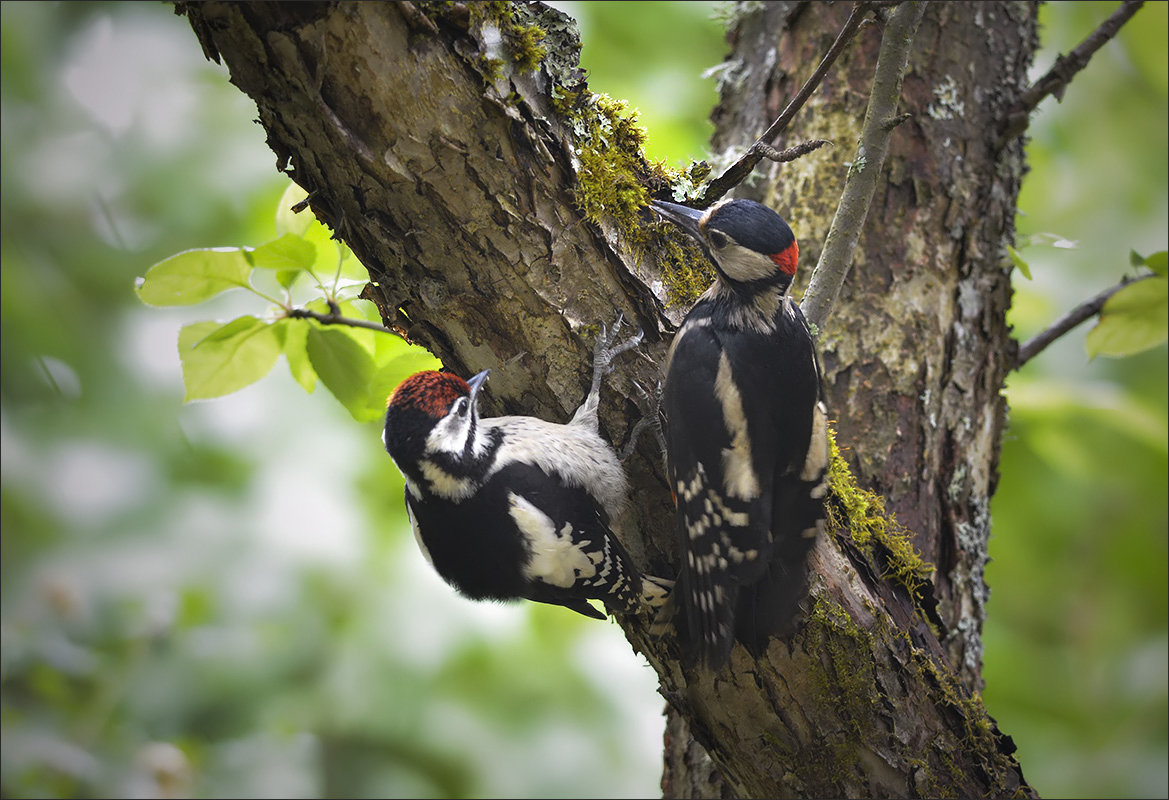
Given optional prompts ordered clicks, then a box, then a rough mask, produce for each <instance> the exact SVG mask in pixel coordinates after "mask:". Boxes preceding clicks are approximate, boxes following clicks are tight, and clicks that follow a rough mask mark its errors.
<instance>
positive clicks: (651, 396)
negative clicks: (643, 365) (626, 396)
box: [617, 381, 666, 464]
mask: <svg viewBox="0 0 1169 800" xmlns="http://www.w3.org/2000/svg"><path fill="white" fill-rule="evenodd" d="M633 388H635V389H636V390H637V394H638V397H640V398H641V400H640V401H639V402H638V404H637V406H638V408H640V409H641V419H639V420H638V421H637V422H636V423H635V424H634V426H633V430H631V431H630V432H629V441H627V442H626V443H625V446H624V447H622V448H621V452H620V453H618V454H617V457H618V458H619V459H621V460H622V461H626V460H628V458H629V457H630V456H631V455H633V449H634V448H635V447H636V446H637V441H638V439H639V438H640V437H641V434H642V432H644V431H645V429H646V428H652V430H653V432H654V438H656V439H657V440H658V451H659V452H660V453H661V457H662V462H663V464H664V463H665V458H666V433H665V431H664V430H662V415H661V408H662V382H661V381H658V382H657V384H656V385H655V386H654V390H653V392H652V393H651V392H650V391H649V390H648V389H646V388H645V387H644V386H643V385H642V384H641V382H640V381H633Z"/></svg>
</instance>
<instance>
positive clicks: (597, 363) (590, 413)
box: [572, 312, 643, 426]
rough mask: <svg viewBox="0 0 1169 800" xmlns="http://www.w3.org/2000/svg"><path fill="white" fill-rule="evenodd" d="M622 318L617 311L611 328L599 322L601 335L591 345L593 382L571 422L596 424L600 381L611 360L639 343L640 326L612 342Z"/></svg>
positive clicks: (599, 399) (641, 335)
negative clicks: (625, 338)
mask: <svg viewBox="0 0 1169 800" xmlns="http://www.w3.org/2000/svg"><path fill="white" fill-rule="evenodd" d="M624 319H625V315H624V314H622V313H620V312H618V313H617V319H616V321H615V322H614V323H613V327H612V328H610V327H608V326H607V325H605V324H604V323H601V335H600V336H598V337H597V341H596V343H595V344H594V345H593V383H592V386H590V387H589V393H588V395H587V396H586V397H585V399H584V402H583V403H581V405H580V408H578V409H577V410H576V413H575V414H573V416H572V421H573V422H577V421H581V420H584V421H586V422H587V424H589V425H593V426H595V425H596V416H597V405H598V404H599V403H600V402H601V382H602V381H603V380H604V379H605V376H606V375H608V374H609V373H610V372H612V371H613V360H614V359H615V358H617V356H619V355H621V354H622V353H624V352H625V351H626V350H632V349H633V348H634V347H637V345H639V344H640V343H641V340H642V337H643V332H642V330H641V328H638V329H637V333H635V334H634V335H633V336H631V337H629V339H627V340H625V341H624V342H621V343H620V344H614V342H616V341H617V334H618V331H619V330H620V329H621V323H622V322H623V321H624Z"/></svg>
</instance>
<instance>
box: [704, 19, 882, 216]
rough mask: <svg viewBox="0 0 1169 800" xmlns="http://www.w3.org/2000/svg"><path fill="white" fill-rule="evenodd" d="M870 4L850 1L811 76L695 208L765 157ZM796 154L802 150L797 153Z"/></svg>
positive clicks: (708, 187)
mask: <svg viewBox="0 0 1169 800" xmlns="http://www.w3.org/2000/svg"><path fill="white" fill-rule="evenodd" d="M873 6H874V3H870V2H860V3H855V4H854V5H853V7H852V13H850V14H849V15H848V19H847V20H846V21H845V23H844V26H843V27H842V28H841V29H840V33H838V34H836V41H834V42H833V43H832V46H831V47H829V48H828V52H827V53H825V54H824V58H823V59H822V60H821V61H820V65H819V66H818V67H816V71H815V72H813V73H812V77H810V78H808V80H807V82H805V83H804V85H803V86H801V87H800V90H799V91H798V92H796V96H795V97H793V98H792V99H791V102H789V103H788V104H787V108H785V109H784V110H783V111H781V112H780V114H779V116H778V117H776V118H775V122H773V123H771V127H769V128H768V129H767V130H766V131H765V132H764V133H763V135H762V136H760V137H759V139H758V140H757V141H756V142H755V143H754V144H752V145H751V146H750V147H748V148H747V152H745V153H743V155H742V156H741V157H740V158H739V160H738V161H736V162H735V163H734V164H732V165H731V166H730V167H729V168H728V169H727V170H726V171H725V172H723V174H722V175H719V176H718V177H717V178H715V179H714V180H713V181H711V182H710V183H708V184H707V185H706V189H705V190H704V191H703V193H702V197H701V199H700V200H699V202H698V203H697V207H698V208H706V207H707V206H709V205H711V204H712V203H714V202H715V201H716V200H719V199H721V198H722V196H723V195H725V194H726V193H727V192H729V191H730V190H731V189H733V188H735V187H736V186H738V185H739V184H740V183H742V182H743V179H744V178H746V177H747V176H748V175H750V174H751V170H753V169H755V165H757V164H758V163H759V162H760V161H762V160H763V158H765V157H767V156H766V153H765V152H764V149H763V148H767V149H768V150H772V148H771V142H772V141H774V140H775V137H777V136H779V134H780V133H782V132H783V131H784V129H785V128H787V126H788V125H789V124H790V123H791V121H792V119H793V118H794V117H795V115H796V113H797V112H798V111H799V110H800V109H801V108H803V106H804V103H806V102H808V98H809V97H811V96H812V92H814V91H816V87H817V86H819V85H820V82H821V81H822V80H824V76H825V75H827V74H828V70H829V68H830V67H831V66H832V64H833V63H834V62H835V61H836V59H837V57H838V56H839V55H840V54H841V53H842V52H844V48H845V46H846V45H847V44H848V43H849V42H850V41H851V40H852V37H853V36H855V35H856V32H857V31H858V30H860V28H861V23H863V22H864V18H865V15H866V14H868V13H869V11H870V10H871V9H872V8H873ZM772 152H774V150H772ZM808 152H811V151H808ZM800 155H803V154H802V153H801V154H800ZM795 158H798V156H795Z"/></svg>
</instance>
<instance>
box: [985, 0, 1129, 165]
mask: <svg viewBox="0 0 1169 800" xmlns="http://www.w3.org/2000/svg"><path fill="white" fill-rule="evenodd" d="M1144 4H1145V3H1144V0H1125V2H1124V3H1122V4H1121V5H1120V7H1119V8H1117V9H1116V10H1115V11H1113V12H1112V14H1111V15H1110V16H1109V17H1108V19H1106V20H1104V22H1102V23H1100V27H1098V28H1097V29H1096V30H1094V31H1093V32H1092V33H1091V34H1090V35H1089V36H1088V37H1087V38H1086V39H1084V41H1082V42H1080V44H1079V46H1078V47H1076V49H1075V50H1072V52H1070V53H1068V54H1067V55H1066V56H1060V57H1059V58H1057V59H1056V60H1055V64H1053V65H1052V67H1051V69H1049V70H1048V71H1047V74H1045V75H1044V76H1043V77H1042V78H1040V79H1039V80H1037V81H1035V83H1033V84H1031V86H1030V87H1028V88H1027V90H1026V91H1024V92H1023V94H1022V95H1020V97H1019V99H1018V100H1017V101H1016V102H1015V104H1014V105H1013V106H1012V107H1011V110H1010V111H1008V112H1007V116H1006V118H1005V120H1004V121H1003V134H1002V137H1001V138H1000V139H999V147H1000V148H1001V147H1002V146H1003V145H1005V144H1006V143H1007V142H1009V141H1011V140H1012V139H1014V138H1015V137H1016V136H1018V135H1020V134H1021V133H1023V131H1025V130H1027V126H1028V124H1030V121H1031V112H1032V111H1034V110H1035V108H1036V106H1038V105H1039V103H1040V102H1042V101H1043V99H1044V98H1046V97H1047V96H1049V95H1052V96H1054V97H1055V99H1056V100H1062V99H1063V93H1064V90H1065V89H1067V86H1068V84H1069V83H1070V82H1071V80H1072V78H1074V77H1075V76H1076V74H1077V73H1078V72H1080V71H1081V70H1082V69H1083V68H1084V67H1086V66H1088V61H1089V60H1090V59H1091V58H1092V56H1093V55H1095V53H1096V51H1097V50H1099V49H1100V48H1101V47H1103V46H1104V45H1105V44H1107V43H1108V42H1109V41H1111V40H1112V39H1114V38H1115V37H1116V34H1117V33H1119V32H1120V29H1121V27H1122V26H1123V25H1124V23H1126V22H1128V21H1129V20H1130V19H1132V16H1133V14H1135V13H1137V11H1139V10H1140V8H1141V6H1143V5H1144Z"/></svg>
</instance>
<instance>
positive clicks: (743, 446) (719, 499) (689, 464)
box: [663, 315, 772, 664]
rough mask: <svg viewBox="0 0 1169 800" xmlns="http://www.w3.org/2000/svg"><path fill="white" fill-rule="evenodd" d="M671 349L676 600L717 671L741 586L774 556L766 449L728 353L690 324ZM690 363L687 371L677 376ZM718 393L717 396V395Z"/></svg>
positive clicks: (695, 643)
mask: <svg viewBox="0 0 1169 800" xmlns="http://www.w3.org/2000/svg"><path fill="white" fill-rule="evenodd" d="M690 319H691V322H690V323H688V324H687V325H685V326H683V329H682V331H681V332H680V333H679V335H678V338H677V339H676V340H675V343H674V345H673V351H672V354H671V361H670V363H671V369H670V370H669V372H668V374H667V377H666V390H665V392H664V393H663V405H664V411H665V415H666V421H667V427H666V441H667V449H668V453H669V475H670V483H671V486H670V488H671V490H672V491H673V493H674V496H675V499H676V502H677V506H678V515H677V519H678V524H677V537H678V544H679V550H680V551H681V553H683V554H684V555H683V562H682V568H681V571H680V580H679V585H678V586H677V587H676V588H675V594H676V596H677V597H678V598H679V601H678V605H679V609H680V613H681V614H682V616H683V620H684V621H683V624H682V625H680V626H679V630H680V633H681V634H682V637H683V639H684V645H685V647H686V649H687V651H688V652H690V653H691V654H693V655H699V656H701V657H702V658H704V659H705V660H706V661H707V662H708V663H710V664H721V663H722V662H723V661H725V660H726V657H727V655H728V654H729V653H730V649H731V645H732V643H733V641H734V628H735V608H736V605H737V602H738V595H739V591H740V587H741V586H743V585H744V584H750V583H752V582H753V581H755V580H756V579H758V578H759V577H760V576H761V575H762V574H763V572H764V571H765V569H766V565H767V560H768V558H769V556H770V547H771V533H770V530H769V528H770V522H771V513H770V511H771V509H770V505H769V500H770V490H771V486H770V484H771V477H772V475H771V472H770V471H765V472H760V466H761V465H762V466H763V467H764V468H765V469H766V465H767V464H768V463H770V462H769V461H768V460H767V459H758V458H757V457H756V456H757V455H758V454H757V453H755V452H754V451H755V450H756V449H758V448H759V447H760V446H764V447H766V446H767V445H766V442H765V441H764V440H761V439H760V438H759V434H760V433H761V432H756V431H750V432H749V431H747V430H746V413H747V412H746V410H745V409H744V407H743V398H742V397H741V396H740V395H739V394H738V392H737V390H736V386H735V383H734V382H733V381H732V380H731V379H730V376H729V374H728V373H729V371H730V370H731V369H732V367H731V365H730V363H729V360H728V356H727V352H726V349H725V348H724V347H723V346H722V343H721V342H720V340H719V339H718V338H717V336H716V335H715V333H714V331H713V329H712V327H711V326H710V325H707V324H704V323H703V322H702V320H703V317H701V316H697V315H692V316H691V318H690ZM680 363H682V364H686V365H688V366H689V369H687V370H678V369H674V368H673V367H674V366H675V365H677V364H680ZM712 387H714V391H713V392H712V391H711V389H712Z"/></svg>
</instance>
